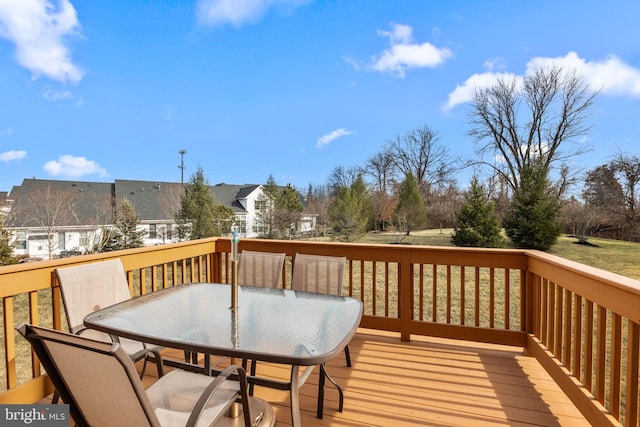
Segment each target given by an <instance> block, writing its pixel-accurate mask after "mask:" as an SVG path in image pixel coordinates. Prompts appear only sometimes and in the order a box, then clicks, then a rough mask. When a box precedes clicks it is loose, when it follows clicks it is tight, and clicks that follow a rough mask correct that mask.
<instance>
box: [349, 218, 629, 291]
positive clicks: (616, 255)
mask: <svg viewBox="0 0 640 427" xmlns="http://www.w3.org/2000/svg"><path fill="white" fill-rule="evenodd" d="M451 233H452V230H451V229H443V230H422V231H414V232H412V233H411V235H410V236H405V238H404V240H403V243H406V244H412V245H428V246H452V244H451V240H450V239H451ZM396 241H397V236H394V234H393V233H368V234H367V235H366V236H365V237H363V238H362V239H360V240H359V241H358V242H360V243H395V242H396ZM576 242H577V239H575V238H572V237H569V236H565V235H563V236H561V237H560V239H559V240H558V243H557V244H556V245H554V246H553V247H552V248H551V250H550V251H549V253H551V254H553V255H557V256H560V257H563V258H566V259H570V260H572V261H576V262H579V263H582V264H586V265H590V266H592V267H597V268H601V269H603V270H606V271H611V272H613V273H618V274H621V275H623V276H627V277H631V278H633V279H638V280H640V243H633V242H623V241H620V240H608V239H596V238H591V239H589V243H591V245H578V244H576Z"/></svg>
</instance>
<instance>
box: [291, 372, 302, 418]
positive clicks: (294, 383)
mask: <svg viewBox="0 0 640 427" xmlns="http://www.w3.org/2000/svg"><path fill="white" fill-rule="evenodd" d="M299 372H300V367H299V366H297V365H294V366H292V367H291V390H289V399H290V404H291V425H292V427H302V421H301V420H300V400H299V396H298V389H299V387H300V385H299V383H298V382H299V379H298V373H299Z"/></svg>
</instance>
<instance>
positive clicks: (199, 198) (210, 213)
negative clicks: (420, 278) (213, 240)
mask: <svg viewBox="0 0 640 427" xmlns="http://www.w3.org/2000/svg"><path fill="white" fill-rule="evenodd" d="M215 205H216V203H215V197H214V196H213V194H212V193H211V190H210V188H209V181H208V180H207V179H206V178H205V177H204V172H203V170H202V168H201V167H198V169H197V170H196V171H195V173H194V174H193V175H192V176H191V178H190V179H189V183H188V184H187V186H186V188H185V189H184V192H183V193H182V196H181V197H180V212H179V213H178V216H177V218H176V222H177V223H178V233H179V235H180V237H181V238H188V239H189V240H195V239H202V238H205V237H212V236H215V235H216V231H217V230H216V227H215V225H214V221H215V213H214V212H215Z"/></svg>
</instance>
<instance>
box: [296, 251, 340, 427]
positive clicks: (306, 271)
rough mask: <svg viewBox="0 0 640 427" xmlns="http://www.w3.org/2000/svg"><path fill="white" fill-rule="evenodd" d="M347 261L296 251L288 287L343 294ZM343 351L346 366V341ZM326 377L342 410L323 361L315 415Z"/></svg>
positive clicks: (321, 398) (321, 399)
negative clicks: (297, 252)
mask: <svg viewBox="0 0 640 427" xmlns="http://www.w3.org/2000/svg"><path fill="white" fill-rule="evenodd" d="M346 261H347V258H346V257H333V256H321V255H308V254H296V256H295V258H294V260H293V273H292V275H291V289H293V290H299V291H306V292H316V293H323V294H331V295H342V280H343V273H344V265H345V263H346ZM344 355H345V359H346V363H347V366H348V367H351V353H350V352H349V346H348V345H347V346H346V347H345V348H344ZM325 377H326V378H327V379H328V380H329V381H330V382H331V383H332V384H333V385H334V386H335V387H336V388H337V389H338V394H339V402H338V410H339V411H340V412H342V408H343V403H344V396H343V393H342V389H341V388H340V386H339V385H338V384H337V383H336V382H335V381H334V379H333V378H332V377H331V376H330V375H329V373H328V372H327V367H326V365H325V364H324V363H323V364H322V365H320V376H319V382H318V414H317V416H318V418H322V412H323V405H324V379H325Z"/></svg>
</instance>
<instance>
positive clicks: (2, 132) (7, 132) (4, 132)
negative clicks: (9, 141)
mask: <svg viewBox="0 0 640 427" xmlns="http://www.w3.org/2000/svg"><path fill="white" fill-rule="evenodd" d="M12 133H13V129H12V128H6V129H2V130H0V136H6V135H11V134H12Z"/></svg>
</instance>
